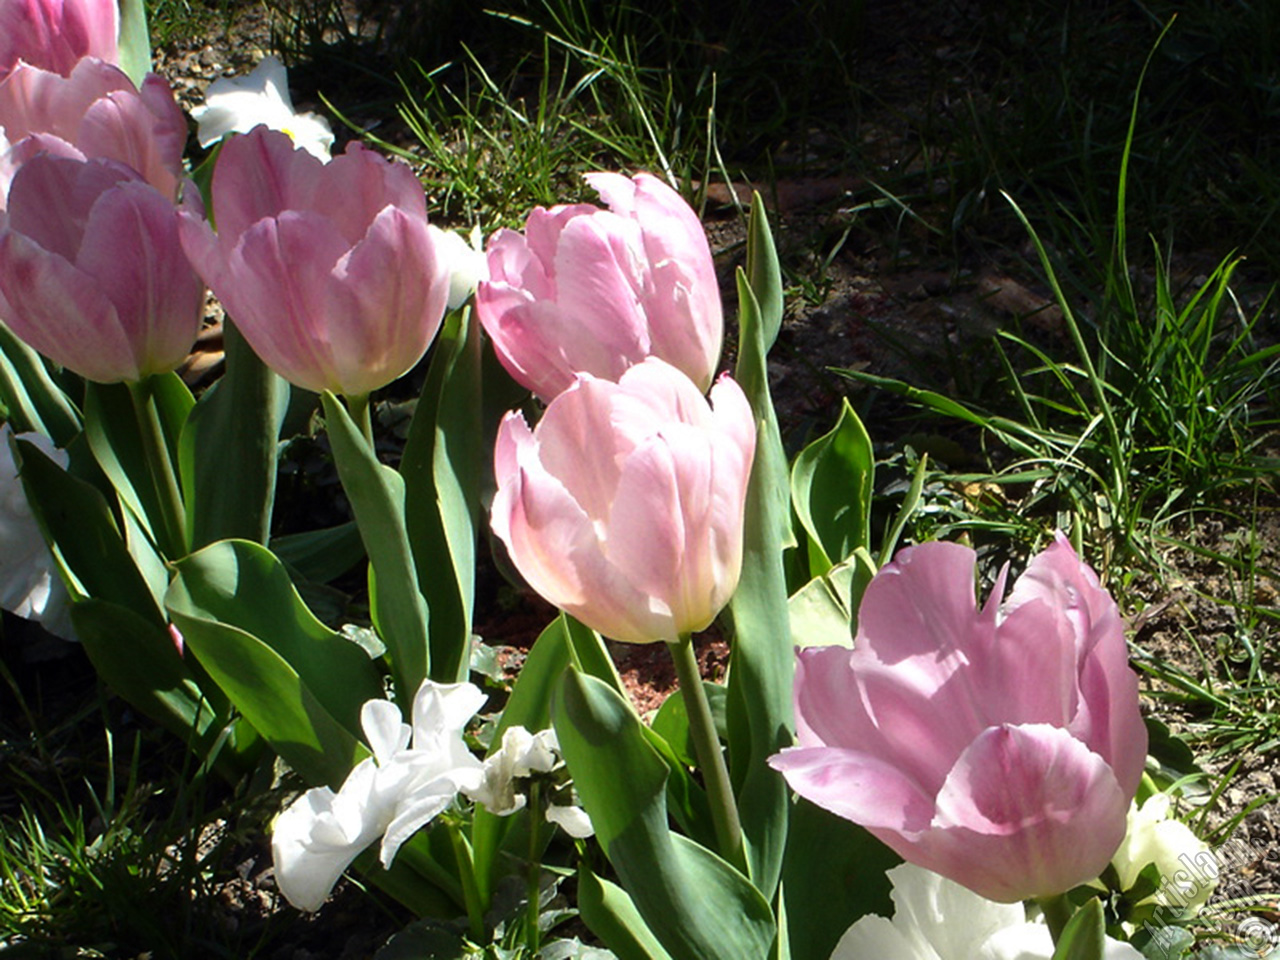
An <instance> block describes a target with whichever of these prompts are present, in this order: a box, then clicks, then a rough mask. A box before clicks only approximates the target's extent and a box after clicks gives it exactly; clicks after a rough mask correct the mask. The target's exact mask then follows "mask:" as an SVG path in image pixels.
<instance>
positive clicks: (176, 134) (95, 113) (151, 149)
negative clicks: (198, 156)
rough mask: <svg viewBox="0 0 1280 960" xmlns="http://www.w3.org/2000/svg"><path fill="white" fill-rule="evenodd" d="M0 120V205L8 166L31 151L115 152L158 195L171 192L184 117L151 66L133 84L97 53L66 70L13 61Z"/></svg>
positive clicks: (0, 88) (81, 155) (178, 174)
mask: <svg viewBox="0 0 1280 960" xmlns="http://www.w3.org/2000/svg"><path fill="white" fill-rule="evenodd" d="M0 128H3V138H2V139H0V207H3V204H4V200H3V197H4V196H5V195H6V194H7V193H8V191H9V185H10V182H11V181H12V178H13V175H14V173H16V172H17V170H18V168H19V167H21V165H22V164H23V162H25V161H26V160H29V159H30V158H31V157H33V156H35V155H36V154H38V153H54V154H57V155H59V156H65V157H75V158H77V159H80V160H87V159H94V158H104V159H107V160H116V161H118V162H120V163H123V164H125V165H127V166H130V167H132V168H133V169H134V170H136V171H137V172H138V173H140V174H141V175H142V177H143V179H144V180H146V182H147V183H149V184H151V185H152V186H153V187H155V188H156V189H157V190H159V191H160V193H162V194H163V195H164V196H166V197H168V198H170V199H174V198H176V197H177V195H178V192H179V188H180V184H181V182H182V178H183V168H182V152H183V150H184V149H185V147H186V143H187V121H186V118H185V117H184V116H183V115H182V110H181V108H179V106H178V104H177V102H176V101H175V100H174V99H173V91H172V90H170V89H169V84H168V83H167V82H166V81H165V80H164V79H162V78H161V77H159V76H157V75H156V74H154V73H152V74H148V75H147V77H146V79H145V80H144V81H143V82H142V89H141V90H139V89H138V88H137V87H135V86H134V85H133V82H132V81H131V80H130V79H129V78H128V77H127V76H125V74H124V72H123V71H122V70H120V68H119V67H115V66H113V65H111V64H109V63H104V62H103V61H101V60H94V59H86V60H81V61H80V62H79V63H78V64H77V65H76V67H75V69H74V70H72V71H71V74H70V76H62V75H61V74H59V73H55V72H52V71H49V70H41V69H39V68H38V67H32V66H28V65H27V64H25V63H23V64H19V65H18V67H17V68H16V69H15V70H14V71H13V72H12V73H10V74H9V76H8V77H7V78H6V79H5V80H4V81H3V82H0ZM4 141H7V142H8V146H7V148H6V147H5V143H4Z"/></svg>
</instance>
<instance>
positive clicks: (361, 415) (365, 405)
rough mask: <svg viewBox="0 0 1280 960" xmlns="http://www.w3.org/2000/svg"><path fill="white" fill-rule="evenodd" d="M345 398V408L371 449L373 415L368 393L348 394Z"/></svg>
mask: <svg viewBox="0 0 1280 960" xmlns="http://www.w3.org/2000/svg"><path fill="white" fill-rule="evenodd" d="M346 400H347V409H348V410H349V411H351V419H352V420H354V421H355V422H356V426H358V427H359V428H360V433H361V435H362V436H363V437H364V441H365V443H367V444H369V449H370V450H373V449H374V446H373V416H372V412H371V409H370V403H369V395H368V394H367V393H362V394H360V395H359V396H354V397H352V396H348V397H347V398H346Z"/></svg>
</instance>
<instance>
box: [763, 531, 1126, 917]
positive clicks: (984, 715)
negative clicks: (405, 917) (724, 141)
mask: <svg viewBox="0 0 1280 960" xmlns="http://www.w3.org/2000/svg"><path fill="white" fill-rule="evenodd" d="M973 581H974V554H973V551H972V550H969V549H968V548H966V547H962V546H959V545H957V544H951V543H926V544H923V545H921V546H918V547H914V548H911V549H908V550H904V551H902V552H901V553H899V554H898V556H897V558H896V559H895V560H894V562H893V563H891V564H888V565H886V566H885V567H884V568H883V569H882V570H881V571H880V572H879V573H878V574H877V575H876V576H875V578H874V579H873V580H872V581H871V583H870V585H869V586H868V587H867V590H866V593H865V595H864V597H863V600H862V606H861V608H860V610H859V613H858V635H857V638H856V639H855V641H854V648H853V650H848V649H845V648H843V647H820V648H810V649H807V650H802V651H800V653H799V663H798V665H797V673H796V681H795V707H796V725H797V739H798V741H799V743H798V745H797V746H795V747H792V748H789V749H786V750H784V751H782V752H781V753H780V754H778V755H776V756H775V757H773V758H772V760H771V763H772V764H773V766H774V767H775V768H777V769H778V770H781V771H782V772H783V774H784V775H785V776H786V778H787V781H788V783H790V785H791V787H792V788H793V789H794V790H795V791H796V792H797V793H799V794H800V795H801V796H803V797H806V798H808V799H809V800H811V801H813V802H814V803H816V804H818V805H819V806H822V807H825V808H826V809H828V810H830V811H832V812H833V813H836V814H839V815H840V816H842V817H846V818H847V819H850V820H852V821H854V822H855V823H859V824H862V825H863V826H865V827H867V828H868V829H869V830H870V831H871V832H872V833H873V834H874V835H875V836H877V837H879V838H880V839H881V840H882V841H884V842H885V843H886V844H888V845H889V846H890V847H891V848H893V849H894V850H895V851H896V852H897V853H898V854H899V855H901V856H902V857H903V858H905V859H906V860H909V861H910V862H912V863H915V864H918V865H920V866H923V867H926V868H927V869H930V870H933V871H935V872H937V873H940V874H942V875H943V876H946V877H950V878H951V879H953V880H955V881H957V882H959V883H962V884H964V885H965V886H967V887H969V888H970V889H971V890H974V891H976V892H977V893H980V894H982V896H984V897H987V898H989V899H992V900H998V901H1002V902H1012V901H1015V900H1023V899H1027V898H1031V897H1049V896H1053V895H1056V894H1060V893H1063V892H1065V891H1067V890H1069V889H1071V888H1073V887H1075V886H1077V885H1078V884H1081V883H1085V882H1087V881H1089V880H1092V879H1093V878H1094V877H1096V876H1097V875H1098V874H1099V873H1100V872H1102V870H1103V869H1104V868H1105V867H1106V866H1107V862H1108V860H1110V858H1111V855H1112V854H1113V853H1115V851H1116V848H1117V847H1118V846H1119V845H1120V842H1121V840H1122V839H1123V838H1124V835H1125V817H1126V814H1127V812H1128V810H1129V803H1130V801H1131V800H1132V799H1133V796H1134V793H1135V792H1136V790H1137V787H1138V782H1139V779H1140V778H1141V776H1142V769H1143V763H1144V761H1145V758H1146V750H1147V734H1146V728H1145V726H1144V725H1143V722H1142V718H1141V716H1140V715H1139V712H1138V681H1137V678H1136V676H1135V675H1134V673H1133V671H1132V670H1131V669H1130V668H1129V666H1128V656H1127V651H1126V649H1125V640H1124V631H1123V625H1122V622H1121V619H1120V616H1119V613H1118V611H1117V609H1116V605H1115V602H1114V601H1113V600H1112V599H1111V597H1110V595H1109V594H1108V593H1107V592H1106V591H1105V590H1104V589H1103V588H1102V587H1101V586H1100V585H1099V583H1098V579H1097V577H1096V576H1095V575H1094V573H1093V571H1091V570H1090V569H1089V568H1088V567H1087V566H1086V565H1084V564H1083V563H1082V562H1081V561H1080V560H1079V559H1078V558H1077V556H1076V554H1075V552H1074V551H1073V550H1072V549H1071V546H1070V544H1069V543H1068V542H1067V540H1066V539H1065V538H1064V537H1063V536H1061V535H1060V534H1059V536H1058V538H1057V540H1056V541H1055V542H1054V543H1053V544H1052V545H1051V546H1050V547H1049V548H1048V549H1047V550H1045V551H1044V552H1042V553H1040V554H1039V555H1037V556H1036V557H1034V558H1033V559H1032V561H1031V563H1030V565H1029V566H1028V568H1027V570H1026V572H1025V573H1024V574H1023V575H1022V577H1021V578H1020V579H1019V580H1018V581H1017V583H1016V584H1015V586H1014V588H1013V591H1012V593H1011V594H1010V596H1009V599H1008V600H1007V601H1005V603H1004V604H1003V606H998V604H999V599H1000V597H1001V595H1002V594H1003V592H1004V583H1005V574H1004V573H1003V572H1002V573H1001V575H1000V577H999V578H998V580H997V583H996V586H995V590H994V592H993V593H992V596H991V598H990V599H989V600H988V602H987V603H986V605H985V606H983V607H982V608H981V609H979V608H977V606H976V604H975V601H974V591H973Z"/></svg>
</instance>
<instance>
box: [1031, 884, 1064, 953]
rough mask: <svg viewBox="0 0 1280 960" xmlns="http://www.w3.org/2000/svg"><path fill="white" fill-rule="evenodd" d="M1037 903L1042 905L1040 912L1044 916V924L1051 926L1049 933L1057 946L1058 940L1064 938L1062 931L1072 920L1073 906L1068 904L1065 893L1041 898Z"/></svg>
mask: <svg viewBox="0 0 1280 960" xmlns="http://www.w3.org/2000/svg"><path fill="white" fill-rule="evenodd" d="M1036 903H1038V904H1040V912H1041V913H1043V914H1044V922H1045V923H1046V924H1048V925H1049V933H1050V935H1051V936H1052V937H1053V942H1054V943H1055V944H1056V943H1057V942H1058V938H1059V937H1061V936H1062V931H1063V930H1064V929H1066V926H1067V921H1068V920H1070V919H1071V913H1072V909H1071V904H1070V903H1068V902H1067V896H1066V894H1064V893H1059V894H1056V895H1055V896H1052V897H1040V898H1039V899H1037V900H1036Z"/></svg>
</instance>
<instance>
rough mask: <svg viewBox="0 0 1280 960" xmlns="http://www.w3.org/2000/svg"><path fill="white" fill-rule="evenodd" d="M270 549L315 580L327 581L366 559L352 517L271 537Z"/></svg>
mask: <svg viewBox="0 0 1280 960" xmlns="http://www.w3.org/2000/svg"><path fill="white" fill-rule="evenodd" d="M271 552H272V553H274V554H275V555H276V556H277V557H279V558H280V559H281V560H283V561H284V562H285V563H287V564H288V565H289V566H291V567H293V568H294V569H295V570H297V571H298V573H299V574H301V575H302V576H303V577H306V578H307V579H308V580H311V581H313V582H314V583H328V582H329V581H330V580H334V579H336V578H337V577H340V576H342V574H344V573H346V572H347V571H348V570H350V569H351V568H352V567H354V566H355V565H356V564H357V563H359V562H360V561H361V560H363V559H364V558H365V553H364V542H363V541H362V540H361V539H360V529H359V528H358V527H357V526H356V524H355V521H354V520H348V521H347V522H346V523H342V524H339V525H338V526H336V527H325V528H324V529H323V530H308V531H306V532H304V533H291V534H287V535H286V536H283V537H272V538H271Z"/></svg>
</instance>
